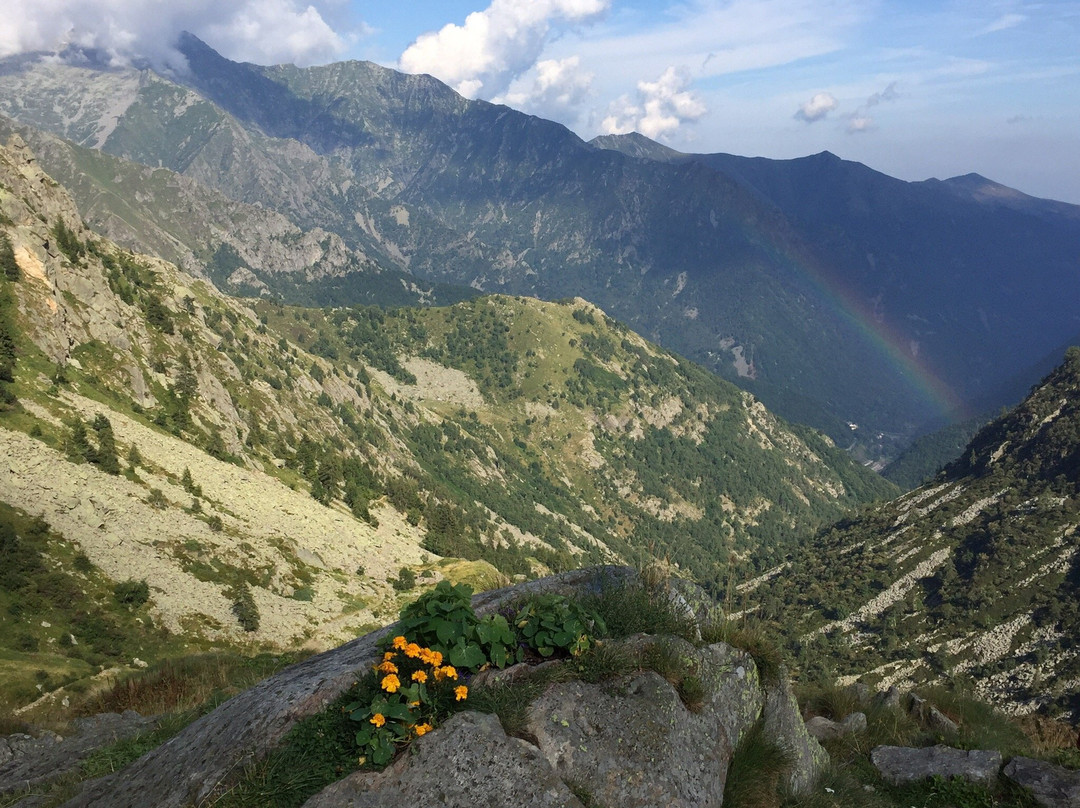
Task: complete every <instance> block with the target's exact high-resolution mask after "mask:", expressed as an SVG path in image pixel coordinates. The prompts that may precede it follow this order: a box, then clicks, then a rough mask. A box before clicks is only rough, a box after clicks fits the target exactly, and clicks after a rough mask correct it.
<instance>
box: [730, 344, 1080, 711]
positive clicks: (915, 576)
mask: <svg viewBox="0 0 1080 808" xmlns="http://www.w3.org/2000/svg"><path fill="white" fill-rule="evenodd" d="M1078 527H1080V348H1070V349H1069V351H1068V352H1067V353H1066V356H1065V361H1064V364H1062V365H1061V366H1059V367H1058V368H1057V369H1056V370H1054V371H1053V372H1052V373H1051V374H1050V375H1049V376H1048V377H1047V378H1046V379H1044V380H1043V382H1042V383H1041V384H1040V385H1038V386H1037V387H1036V388H1035V389H1034V390H1033V391H1032V393H1031V395H1030V396H1028V398H1026V399H1025V400H1024V401H1023V402H1022V403H1021V404H1020V405H1019V406H1017V407H1016V408H1015V409H1014V410H1012V411H1011V412H1009V413H1008V414H1006V415H1004V416H1002V417H1000V418H998V419H996V420H995V421H993V422H991V423H990V424H989V425H987V426H986V427H984V428H983V429H981V430H980V431H979V432H978V434H977V435H976V436H975V437H974V438H973V439H972V440H971V442H970V443H969V444H968V446H967V448H966V449H965V451H964V452H963V453H962V455H961V457H960V458H959V459H958V460H956V461H955V462H953V463H951V464H950V465H949V466H948V467H947V468H946V469H945V470H944V471H943V472H942V473H941V474H940V475H939V476H938V477H937V478H935V479H934V480H932V481H930V482H928V483H927V484H926V485H924V486H923V487H922V488H919V489H916V490H915V491H912V492H911V493H908V494H905V495H903V496H902V497H900V498H899V499H897V500H894V501H893V502H891V503H888V504H886V505H881V506H877V507H875V508H873V509H871V510H869V511H868V512H867V513H865V514H864V515H862V516H860V517H858V518H855V519H850V520H846V521H844V522H841V523H839V524H837V525H836V526H834V527H833V528H830V529H829V530H827V531H825V532H824V533H823V534H821V535H820V536H819V537H818V538H817V540H815V541H814V542H811V543H810V544H809V545H808V546H807V547H806V548H805V549H804V550H801V551H799V552H797V553H796V554H794V555H793V556H792V558H791V559H790V561H789V563H788V565H786V566H785V567H784V568H783V570H782V571H780V570H778V571H777V573H778V574H776V575H775V576H774V577H769V576H763V577H762V578H761V579H758V580H757V581H755V582H752V583H749V584H748V585H747V586H745V587H744V588H743V591H742V596H743V597H744V598H746V602H747V603H748V604H752V605H750V608H752V609H755V610H756V611H758V612H760V613H761V615H762V616H765V617H768V618H770V619H775V620H776V625H777V626H779V627H780V629H781V630H782V631H783V632H784V633H785V635H786V637H787V641H788V643H789V645H790V647H791V648H793V649H798V651H797V652H798V654H799V656H800V659H802V660H803V663H804V664H805V665H806V666H807V668H808V672H810V670H811V669H813V670H816V671H817V672H823V670H824V669H823V668H822V664H824V665H825V667H826V668H829V670H828V672H829V673H831V674H841V675H844V676H846V677H848V678H850V679H855V678H858V677H860V676H861V677H862V678H863V680H864V681H867V682H870V683H872V684H874V683H876V684H879V685H889V684H902V683H919V682H925V681H934V680H940V679H942V678H945V677H948V678H950V679H953V680H954V681H956V680H959V681H969V682H971V683H973V686H974V687H975V689H976V690H977V691H978V692H979V693H980V694H981V695H982V696H984V697H987V698H990V699H992V700H993V701H994V702H995V703H999V704H1003V705H1007V706H1010V707H1011V708H1012V709H1013V710H1015V711H1020V712H1029V711H1032V710H1035V709H1044V710H1049V711H1050V712H1054V713H1063V714H1066V715H1070V716H1071V717H1072V718H1073V720H1075V719H1076V718H1077V716H1080V699H1078V697H1077V691H1076V686H1075V684H1076V681H1077V677H1078V676H1080V655H1078V654H1077V649H1076V641H1077V637H1080V533H1078V530H1077V528H1078ZM823 652H824V653H823ZM815 659H816V660H817V661H816V662H813V661H811V660H815ZM822 660H826V662H824V663H822Z"/></svg>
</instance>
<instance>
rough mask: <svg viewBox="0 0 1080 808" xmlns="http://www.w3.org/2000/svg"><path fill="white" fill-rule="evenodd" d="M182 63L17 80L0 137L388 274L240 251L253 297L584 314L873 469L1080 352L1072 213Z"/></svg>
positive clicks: (331, 80) (503, 112) (331, 84)
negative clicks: (12, 135) (173, 176)
mask: <svg viewBox="0 0 1080 808" xmlns="http://www.w3.org/2000/svg"><path fill="white" fill-rule="evenodd" d="M180 47H181V48H182V50H183V51H184V53H185V55H186V57H187V59H188V61H189V64H190V67H191V70H190V73H188V74H187V75H185V76H183V77H180V80H181V81H182V83H177V78H178V77H161V76H157V75H155V74H152V73H149V72H145V71H144V72H142V73H126V74H124V75H123V76H121V75H120V74H119V73H115V72H113V73H109V72H104V73H103V72H101V71H94V70H92V69H88V68H85V67H83V68H74V67H69V66H64V65H62V64H49V65H46V64H44V63H41V62H35V61H34V60H32V59H29V60H25V59H24V60H21V61H19V62H18V63H15V62H11V61H9V62H8V63H6V64H5V66H4V68H3V70H2V71H0V72H2V73H3V74H4V75H2V76H0V85H2V86H3V88H4V94H3V107H2V109H0V112H3V113H4V114H6V115H9V116H11V117H12V118H15V119H17V120H18V121H20V123H22V124H24V125H32V126H36V127H39V128H44V129H49V130H51V131H53V132H55V133H57V134H60V135H62V136H64V137H67V138H70V139H72V140H74V141H76V142H77V143H79V144H80V145H83V146H90V147H100V148H102V149H104V150H105V151H107V152H109V153H110V154H113V155H116V156H118V157H122V158H124V159H127V160H133V161H136V162H140V163H143V164H144V165H148V166H154V167H157V166H164V167H167V168H170V169H172V170H174V171H177V172H179V173H182V174H184V175H185V176H186V177H188V178H190V179H192V180H194V181H196V182H198V183H200V184H203V185H206V186H209V187H211V188H214V189H216V190H217V191H218V192H220V193H221V194H224V195H225V196H227V197H229V198H231V199H232V200H234V201H235V202H239V203H245V204H249V205H261V206H263V207H264V208H267V209H270V210H273V211H275V212H276V213H278V214H280V215H283V216H285V217H286V218H287V219H288V220H289V221H290V223H291V226H293V227H296V228H298V229H299V230H300V231H302V232H303V233H308V232H312V233H314V232H317V231H318V230H320V229H321V230H322V231H325V232H326V233H329V234H332V235H333V236H335V237H337V238H340V239H341V243H342V244H343V245H344V247H345V249H346V250H347V251H349V253H348V254H350V255H355V256H357V257H358V259H360V257H361V256H363V257H366V258H367V259H368V260H370V261H371V262H373V265H374V266H377V267H379V268H380V269H381V271H382V275H375V274H372V271H368V269H364V271H363V272H361V273H360V274H359V275H358V274H356V272H355V270H354V267H353V265H351V264H348V265H346V264H340V265H335V266H330V265H329V264H328V265H327V266H326V269H327V271H328V272H330V273H331V274H330V275H328V276H326V277H321V278H316V279H311V278H308V277H306V276H305V278H304V279H303V281H302V282H299V281H298V282H297V283H294V284H291V285H290V284H287V283H286V282H285V280H284V276H283V275H282V274H281V273H280V272H279V273H277V274H274V273H273V272H272V271H270V270H269V269H268V268H267V267H263V266H262V265H261V262H263V261H267V262H268V267H269V266H270V265H271V264H273V263H274V262H275V261H276V259H274V258H273V257H269V256H267V257H263V256H260V255H259V253H258V251H257V250H253V249H250V248H248V249H246V250H245V249H241V248H240V247H241V245H238V244H233V245H232V246H233V247H234V248H235V249H236V250H238V252H239V253H240V254H241V255H243V256H245V261H246V262H247V263H248V264H249V266H247V267H246V269H247V270H250V272H251V273H252V274H253V275H254V276H255V280H252V279H251V277H250V276H248V275H246V274H245V273H243V272H242V273H241V275H239V276H237V278H236V279H237V280H245V279H246V281H247V282H249V283H250V284H251V288H253V289H254V288H258V283H259V282H261V283H264V284H266V285H267V286H269V287H270V288H271V289H275V286H276V291H280V292H281V293H283V294H289V295H290V296H291V297H292V298H293V299H305V300H314V301H317V302H321V303H327V302H332V301H333V302H339V303H344V302H355V301H356V300H358V299H360V300H369V299H371V298H370V297H364V295H369V296H370V295H373V294H386V293H387V292H388V291H389V287H388V286H387V285H386V284H384V283H383V284H382V285H379V286H378V288H377V289H376V291H372V288H371V286H370V284H371V283H372V282H373V280H378V279H379V278H380V277H381V278H383V279H384V280H385V278H386V277H394V279H395V283H396V284H397V285H396V287H395V289H396V288H400V283H399V282H398V281H400V280H404V279H403V278H401V277H400V276H394V275H392V273H393V272H397V273H402V272H407V273H409V274H410V275H412V276H413V277H415V278H422V279H424V280H423V282H422V283H420V282H419V281H417V283H419V284H420V286H427V287H429V288H430V286H431V285H432V284H433V283H435V282H439V281H441V282H446V283H450V284H456V285H458V286H465V287H468V286H472V287H475V288H477V289H481V290H484V291H489V292H493V291H497V292H507V293H517V294H521V293H524V294H530V295H534V294H535V295H540V296H543V297H548V298H561V297H565V296H568V295H577V296H581V297H584V298H586V299H589V300H591V301H593V302H595V303H597V304H599V305H601V306H602V307H603V308H604V309H605V310H606V311H608V312H609V313H611V314H612V315H613V316H615V317H617V318H618V319H620V320H621V321H623V322H626V323H627V324H628V325H630V326H631V327H633V328H634V329H635V330H638V331H640V332H642V333H644V334H645V335H646V336H648V337H649V338H651V339H656V340H658V341H660V342H661V343H663V344H665V345H666V346H667V347H668V348H671V349H674V350H678V351H680V352H681V353H683V354H685V355H687V356H689V357H690V358H692V359H694V360H696V361H700V362H702V363H704V364H706V365H707V366H708V367H710V368H712V369H714V370H716V371H718V372H720V373H721V374H723V375H724V376H726V377H727V378H730V379H732V380H734V381H737V382H738V383H739V384H740V385H742V386H744V387H746V388H747V389H750V390H751V391H753V392H754V393H755V394H756V395H758V396H759V397H760V398H761V399H762V400H764V401H765V402H766V404H768V405H770V407H771V408H773V409H774V410H777V411H779V412H781V414H784V415H786V416H788V417H793V418H795V419H797V420H800V421H803V422H807V423H811V424H814V425H815V426H818V427H822V428H825V429H826V430H827V431H828V432H829V433H830V434H831V435H832V436H833V437H834V439H836V440H838V441H839V440H841V439H843V440H844V441H845V445H847V444H848V443H851V442H852V441H853V442H854V443H853V445H854V446H855V447H856V448H858V447H862V448H863V449H866V450H867V451H869V452H870V454H869V455H867V457H868V458H869V459H874V458H878V457H882V456H884V457H891V456H893V455H895V453H896V451H897V449H898V448H899V447H900V446H902V445H903V443H904V442H906V441H907V440H908V439H910V437H911V436H913V435H914V434H915V433H917V432H918V431H919V430H920V429H925V427H924V426H922V425H923V424H926V423H929V422H933V421H935V420H936V421H940V420H941V419H942V418H946V419H949V418H954V417H957V416H956V414H955V413H952V412H949V413H946V412H945V411H946V410H949V409H950V408H953V407H958V408H959V409H960V410H963V409H964V408H965V407H968V408H970V407H977V408H978V409H979V410H982V409H985V408H987V407H990V408H996V407H997V406H999V405H1001V404H1003V403H1011V401H1012V400H1015V398H1014V397H1015V395H1016V390H1014V389H1013V387H1012V386H1011V385H1012V382H1013V380H1014V377H1016V376H1017V375H1019V376H1022V377H1024V378H1025V382H1024V384H1025V385H1026V384H1029V383H1030V377H1031V374H1032V371H1031V370H1030V368H1031V366H1032V357H1041V356H1043V355H1045V354H1047V353H1048V352H1050V351H1051V350H1055V349H1056V348H1057V346H1058V345H1060V344H1062V343H1064V342H1065V341H1067V340H1070V339H1073V338H1074V337H1075V335H1076V333H1077V332H1078V330H1080V328H1078V325H1080V324H1078V323H1076V321H1075V318H1074V315H1073V312H1074V309H1075V306H1074V305H1073V304H1074V303H1075V293H1074V292H1075V288H1076V284H1075V283H1073V281H1074V280H1075V273H1076V264H1075V257H1074V255H1073V252H1072V248H1071V246H1069V245H1071V244H1073V243H1074V241H1075V229H1076V227H1077V226H1080V225H1077V221H1080V220H1077V218H1076V217H1075V216H1074V215H1073V213H1075V211H1073V210H1072V207H1071V206H1061V205H1055V204H1053V203H1049V202H1047V203H1045V204H1044V203H1041V202H1039V203H1036V202H1033V201H1030V200H1029V201H1024V200H1023V199H1022V198H1021V196H1017V195H1015V194H1014V195H1011V196H1010V195H1008V194H1005V193H1004V192H1003V191H1001V189H1000V188H993V187H991V186H990V185H987V184H986V183H982V184H978V182H976V185H977V187H976V185H972V183H971V181H970V178H969V179H968V180H962V179H958V180H956V181H955V182H954V181H948V182H945V183H901V182H899V181H897V180H892V179H891V178H887V177H885V176H884V175H880V174H877V173H876V172H872V171H870V170H869V169H867V168H866V167H864V166H859V165H857V164H850V163H845V162H843V161H841V160H839V159H838V158H835V157H833V156H831V155H818V156H815V157H812V158H805V159H803V160H796V161H755V160H748V159H745V158H735V157H732V156H730V155H692V156H688V157H686V158H682V157H679V156H678V155H673V154H671V153H670V151H664V150H663V149H657V148H655V147H653V146H650V145H649V144H647V143H644V142H643V139H640V138H639V139H638V141H637V142H636V143H635V146H634V148H633V149H630V148H619V147H618V143H620V142H621V143H625V142H626V141H614V140H613V141H610V142H609V141H601V142H598V143H596V144H585V143H583V142H582V141H580V140H579V139H577V138H576V137H574V136H573V135H572V134H571V133H570V132H568V131H567V130H565V129H563V128H562V127H559V126H558V125H556V124H553V123H551V122H548V121H542V120H540V119H536V118H531V117H528V116H524V115H521V114H519V113H516V112H514V111H512V110H509V109H507V108H501V107H496V106H492V105H490V104H485V103H483V102H470V101H466V100H465V99H462V98H461V97H459V96H457V95H456V94H454V93H453V92H452V91H451V90H449V88H447V87H445V86H444V85H441V84H440V83H438V82H437V81H435V80H434V79H431V78H430V77H424V76H404V75H401V74H397V73H394V72H393V71H389V70H386V69H384V68H380V67H378V66H375V65H371V64H366V63H359V62H351V63H340V64H336V65H328V66H323V67H319V68H309V69H303V70H302V69H297V68H294V67H290V66H278V67H266V68H263V67H258V66H254V65H239V64H236V63H233V62H229V61H228V60H226V59H223V58H222V57H220V55H218V54H216V53H214V52H213V51H212V50H211V49H209V48H208V47H207V46H205V45H204V44H203V43H201V42H199V41H198V40H197V39H195V38H194V37H190V36H189V37H185V38H184V39H183V40H182V41H181V43H180ZM109 82H115V83H116V86H115V91H114V93H113V94H112V95H109V94H108V93H107V92H105V90H104V88H105V87H106V86H107V85H108V84H109ZM74 88H82V89H80V90H76V89H74ZM80 98H81V99H83V102H82V103H77V99H80ZM42 99H50V100H49V101H48V102H47V103H42V101H41V100H42ZM110 103H111V104H112V105H111V106H109V104H110ZM106 108H107V112H108V114H106ZM56 110H62V113H57V112H56ZM602 147H603V148H602ZM76 192H79V193H81V192H80V191H78V189H76ZM87 193H88V194H90V193H93V192H92V191H90V190H88V191H87ZM151 196H152V194H151ZM1006 198H1008V200H1009V203H1008V204H1004V203H1003V201H1002V200H1005V199H1006ZM830 216H834V217H835V219H832V218H829V217H830ZM140 226H141V225H140ZM151 229H153V228H151ZM181 229H183V228H181ZM174 235H175V234H174ZM177 237H178V238H180V240H183V239H184V237H183V235H182V234H180V235H178V236H177ZM215 238H217V237H215ZM210 246H212V245H210ZM188 247H189V249H191V250H192V252H193V253H195V254H196V255H197V256H198V258H199V260H203V261H207V266H208V267H209V266H210V264H212V263H213V262H212V261H209V260H208V259H207V258H206V257H205V251H206V250H207V249H209V247H207V248H200V249H203V254H200V251H199V250H198V249H195V246H194V245H188ZM213 249H214V250H215V251H216V249H217V248H216V247H213ZM212 257H213V253H212V254H211V258H212ZM223 258H229V256H227V255H226V256H223ZM225 265H226V266H229V273H228V274H229V276H230V277H231V275H232V273H233V271H234V270H236V269H238V268H239V267H238V266H237V265H235V262H232V264H230V262H229V261H225ZM363 266H364V267H368V265H367V264H364V265H363ZM304 272H305V273H307V269H306V268H305V269H304ZM336 273H342V274H336ZM307 274H310V273H307ZM315 274H318V273H315ZM334 279H337V280H334ZM987 279H989V280H987ZM215 280H217V278H215ZM380 283H381V281H380ZM405 283H406V285H408V283H409V281H407V280H406V281H405ZM313 284H314V285H313ZM444 293H445V294H447V295H452V294H454V293H453V292H452V291H450V290H445V292H444ZM305 294H306V295H307V297H306V298H305V297H303V296H304V295H305ZM399 294H400V293H399ZM414 299H415V298H414ZM646 301H647V303H646ZM1032 323H1037V324H1038V326H1037V327H1032ZM852 367H859V368H860V369H861V370H860V373H859V374H858V375H857V377H856V376H855V375H853V374H852V373H851V372H850V368H852ZM935 385H936V386H935ZM850 424H854V425H855V427H854V429H852V427H851V426H849V425H850Z"/></svg>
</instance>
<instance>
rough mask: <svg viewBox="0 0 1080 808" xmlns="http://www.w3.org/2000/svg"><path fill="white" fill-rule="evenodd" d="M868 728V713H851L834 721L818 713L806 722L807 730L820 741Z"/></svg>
mask: <svg viewBox="0 0 1080 808" xmlns="http://www.w3.org/2000/svg"><path fill="white" fill-rule="evenodd" d="M865 729H866V713H851V714H850V715H848V716H847V717H846V718H844V720H843V721H833V720H831V719H829V718H826V717H825V716H823V715H816V716H814V717H813V718H811V719H810V720H809V721H807V722H806V731H807V732H809V733H810V734H811V735H812V736H813V737H815V738H817V739H818V740H819V741H828V740H832V739H834V738H842V737H843V736H844V735H851V734H853V733H856V732H862V731H864V730H865Z"/></svg>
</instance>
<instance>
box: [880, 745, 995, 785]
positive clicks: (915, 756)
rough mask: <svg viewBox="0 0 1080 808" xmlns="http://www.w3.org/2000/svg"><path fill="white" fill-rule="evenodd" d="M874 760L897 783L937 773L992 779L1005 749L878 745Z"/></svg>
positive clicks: (983, 782) (887, 779) (980, 780)
mask: <svg viewBox="0 0 1080 808" xmlns="http://www.w3.org/2000/svg"><path fill="white" fill-rule="evenodd" d="M870 760H871V762H872V763H873V764H874V767H875V768H876V769H877V770H878V772H879V773H880V774H881V777H882V779H883V780H885V782H887V783H891V784H892V785H894V786H900V785H905V784H906V783H915V782H918V781H921V780H926V779H929V778H931V777H934V776H939V777H944V778H946V779H948V780H951V779H953V778H955V777H959V778H961V779H964V780H967V781H968V782H971V783H978V784H980V785H987V784H989V783H992V782H993V781H994V779H995V778H996V777H997V775H998V772H999V771H1000V770H1001V753H1000V752H998V751H997V750H996V749H991V750H983V749H974V750H970V751H969V750H965V749H954V748H952V747H951V746H942V745H940V744H939V745H938V746H928V747H924V748H921V749H912V748H910V747H907V746H878V747H875V748H874V749H873V751H871V752H870Z"/></svg>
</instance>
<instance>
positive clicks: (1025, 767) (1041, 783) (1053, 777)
mask: <svg viewBox="0 0 1080 808" xmlns="http://www.w3.org/2000/svg"><path fill="white" fill-rule="evenodd" d="M1005 776H1006V777H1008V778H1009V779H1010V780H1012V781H1013V782H1014V783H1016V784H1017V785H1019V786H1023V787H1024V788H1026V789H1027V790H1028V791H1029V792H1031V796H1033V797H1034V798H1035V801H1036V802H1038V803H1039V805H1045V806H1046V808H1080V771H1075V770H1073V769H1066V768H1065V767H1063V766H1055V765H1054V764H1053V763H1047V762H1046V761H1045V760H1032V759H1031V758H1025V757H1014V758H1013V759H1012V760H1010V761H1009V765H1008V766H1006V767H1005Z"/></svg>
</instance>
